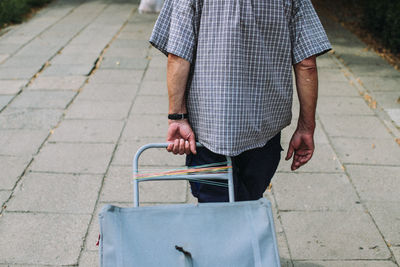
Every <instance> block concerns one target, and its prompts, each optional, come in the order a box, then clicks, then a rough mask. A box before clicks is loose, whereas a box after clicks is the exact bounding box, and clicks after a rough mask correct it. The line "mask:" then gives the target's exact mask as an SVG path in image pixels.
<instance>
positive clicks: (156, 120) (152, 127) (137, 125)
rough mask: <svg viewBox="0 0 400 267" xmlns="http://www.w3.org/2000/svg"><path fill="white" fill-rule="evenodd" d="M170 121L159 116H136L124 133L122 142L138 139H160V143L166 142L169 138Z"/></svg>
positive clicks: (128, 123) (129, 121)
mask: <svg viewBox="0 0 400 267" xmlns="http://www.w3.org/2000/svg"><path fill="white" fill-rule="evenodd" d="M167 130H168V120H167V118H166V116H165V117H161V116H159V115H140V116H139V115H134V116H130V117H129V118H128V122H127V124H126V127H125V129H124V132H123V133H122V140H123V141H129V140H136V139H137V138H138V137H158V138H159V142H164V141H165V139H166V136H167Z"/></svg>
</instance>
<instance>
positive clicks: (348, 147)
mask: <svg viewBox="0 0 400 267" xmlns="http://www.w3.org/2000/svg"><path fill="white" fill-rule="evenodd" d="M332 144H333V146H334V148H335V150H336V152H337V153H338V156H339V158H340V159H341V161H342V162H343V163H363V164H382V165H399V164H400V147H399V146H398V145H397V144H396V142H395V141H394V140H390V139H358V138H344V137H334V138H332Z"/></svg>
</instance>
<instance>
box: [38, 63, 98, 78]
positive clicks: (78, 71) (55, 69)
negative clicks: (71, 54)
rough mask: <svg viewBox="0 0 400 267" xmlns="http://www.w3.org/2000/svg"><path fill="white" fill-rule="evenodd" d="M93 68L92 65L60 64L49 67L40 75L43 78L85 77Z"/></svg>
mask: <svg viewBox="0 0 400 267" xmlns="http://www.w3.org/2000/svg"><path fill="white" fill-rule="evenodd" d="M93 68H94V64H92V63H89V64H85V65H84V64H73V65H72V64H71V65H67V64H62V65H50V66H48V67H47V68H46V69H45V70H44V71H43V72H42V73H41V74H40V75H41V76H43V77H46V76H50V77H54V76H60V77H63V76H85V75H88V74H89V73H90V71H91V70H92V69H93Z"/></svg>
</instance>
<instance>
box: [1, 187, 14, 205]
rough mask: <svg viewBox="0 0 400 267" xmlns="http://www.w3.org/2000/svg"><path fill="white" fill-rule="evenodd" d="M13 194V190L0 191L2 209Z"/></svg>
mask: <svg viewBox="0 0 400 267" xmlns="http://www.w3.org/2000/svg"><path fill="white" fill-rule="evenodd" d="M11 194H12V191H11V190H1V191H0V207H3V204H4V203H5V202H6V201H7V199H8V198H9V197H10V196H11Z"/></svg>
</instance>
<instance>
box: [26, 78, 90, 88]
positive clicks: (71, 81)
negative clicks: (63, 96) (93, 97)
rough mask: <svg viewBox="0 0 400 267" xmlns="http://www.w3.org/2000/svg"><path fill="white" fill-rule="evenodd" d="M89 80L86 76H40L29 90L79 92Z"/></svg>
mask: <svg viewBox="0 0 400 267" xmlns="http://www.w3.org/2000/svg"><path fill="white" fill-rule="evenodd" d="M86 79H87V77H86V76H64V77H58V76H53V77H48V76H46V77H45V76H39V77H38V78H36V79H35V80H34V81H33V83H32V84H31V85H29V87H28V89H30V90H37V89H39V90H78V89H79V88H80V87H81V86H82V84H83V83H84V82H85V80H86Z"/></svg>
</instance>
